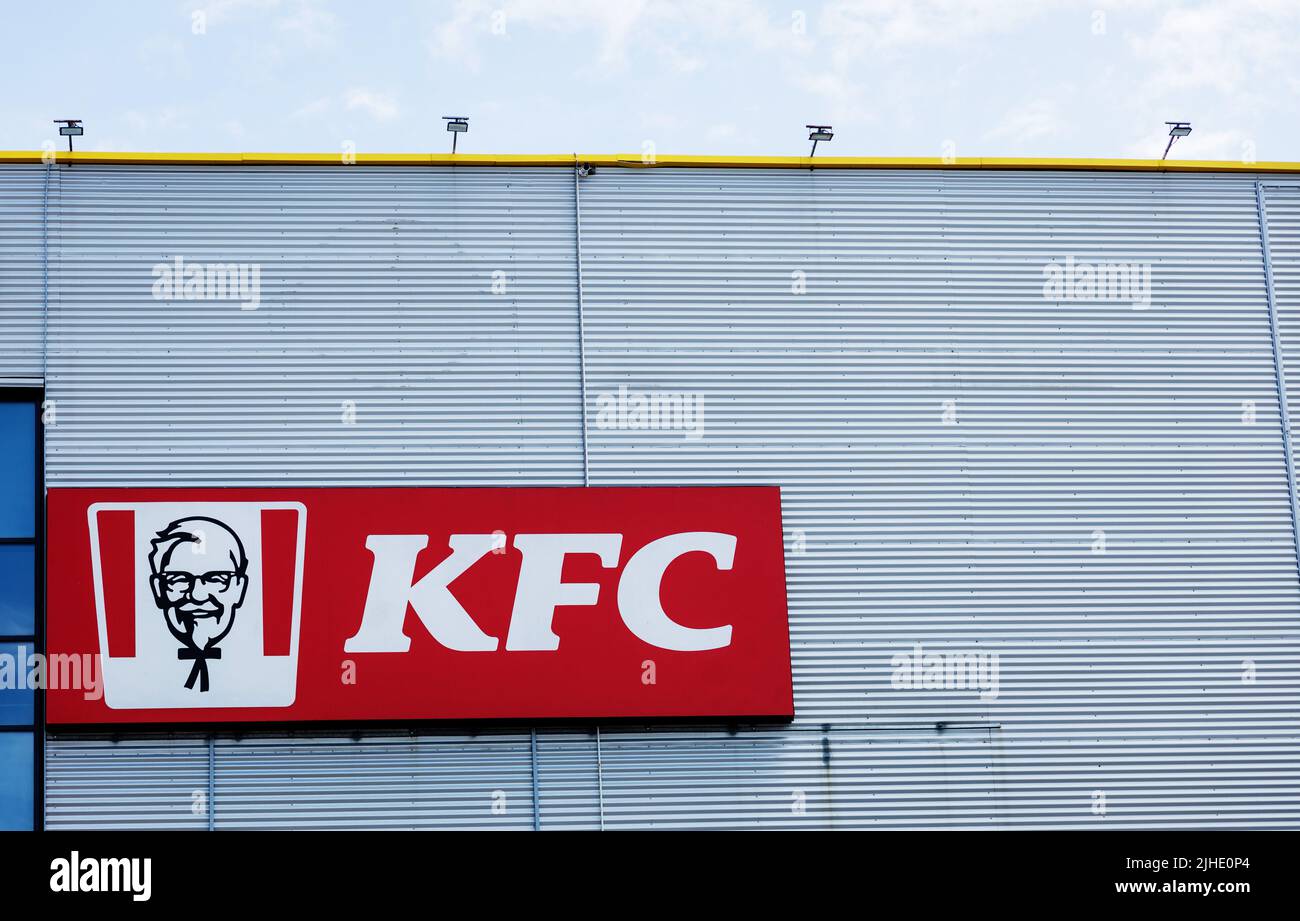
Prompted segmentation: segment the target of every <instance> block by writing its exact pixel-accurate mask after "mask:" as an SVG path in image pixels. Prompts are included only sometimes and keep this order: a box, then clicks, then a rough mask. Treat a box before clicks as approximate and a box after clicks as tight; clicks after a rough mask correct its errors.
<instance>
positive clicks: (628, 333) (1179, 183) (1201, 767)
mask: <svg viewBox="0 0 1300 921" xmlns="http://www.w3.org/2000/svg"><path fill="white" fill-rule="evenodd" d="M582 200H583V213H582V248H583V279H584V296H585V312H586V325H585V331H586V335H585V345H586V356H587V367H586V372H587V380H588V390H587V399H588V400H589V404H588V415H589V417H590V418H591V419H592V420H594V424H593V425H592V426H591V427H590V429H589V432H588V452H589V459H590V466H591V471H592V483H593V484H623V483H644V484H651V483H688V482H693V483H779V484H780V485H781V486H782V494H783V504H784V516H785V524H786V528H787V535H788V537H789V538H791V541H790V544H789V545H788V548H789V549H788V553H787V573H788V581H789V599H790V617H791V633H792V646H793V655H794V677H795V693H796V712H797V717H796V721H797V724H822V723H827V724H831V725H832V726H833V727H835V728H836V730H837V732H838V730H840V729H842V728H844V727H845V726H846V725H847V724H852V723H859V724H861V723H863V722H866V721H869V722H870V724H871V725H873V726H878V727H880V728H882V729H884V728H888V727H889V726H890V725H891V724H894V725H901V724H911V725H916V724H918V723H921V724H924V723H929V724H931V726H934V725H936V724H940V723H952V722H958V723H970V722H978V721H982V720H983V721H991V722H993V723H996V724H999V725H1001V726H1002V727H1003V728H1002V730H1001V731H1000V733H999V737H1000V738H1001V740H1002V741H1001V745H1000V746H999V750H1000V752H1001V755H1000V761H999V764H1000V765H1001V767H999V777H998V783H997V785H996V788H994V786H993V785H991V784H990V785H984V786H981V785H980V784H969V783H966V782H964V781H963V782H962V783H959V784H954V783H952V782H950V780H949V779H947V778H945V776H944V775H943V774H942V772H940V773H938V774H936V773H935V772H933V771H922V770H918V771H916V773H915V776H914V778H913V781H912V792H913V793H915V795H916V796H918V797H920V798H922V799H924V798H925V797H947V798H948V806H947V809H948V811H947V812H946V813H943V814H942V815H947V816H948V817H949V818H947V819H945V818H943V817H942V815H940V814H938V813H935V814H929V813H925V812H924V811H916V812H915V813H911V812H909V811H908V810H906V809H904V810H901V811H899V812H898V813H896V815H897V816H898V817H899V819H900V822H902V824H906V821H904V820H905V819H906V817H907V816H909V815H913V816H914V818H915V821H916V822H917V823H918V824H921V825H925V826H930V825H933V824H949V825H957V826H963V827H964V826H965V825H966V824H967V820H968V819H970V818H971V817H973V816H975V817H980V821H983V820H984V817H987V816H988V815H990V814H991V813H990V809H991V807H990V806H989V804H988V802H987V800H988V799H989V798H990V797H993V798H995V799H996V800H997V802H998V804H999V805H998V809H999V811H1000V812H1001V813H1003V814H1004V815H1006V816H1007V817H1008V819H1007V820H1008V824H1014V825H1018V824H1039V825H1049V826H1060V827H1072V826H1076V825H1083V826H1085V827H1086V826H1088V825H1089V824H1090V823H1093V824H1095V822H1096V821H1097V820H1099V819H1101V818H1102V817H1100V816H1094V815H1093V814H1092V812H1091V797H1092V794H1093V792H1094V791H1096V790H1099V789H1100V790H1103V791H1105V792H1107V793H1108V796H1109V800H1110V802H1112V803H1123V804H1125V806H1126V808H1128V810H1129V813H1128V815H1129V819H1128V820H1129V821H1133V822H1136V823H1137V824H1142V823H1144V822H1146V823H1159V822H1163V821H1168V819H1167V818H1165V817H1166V816H1168V815H1170V814H1173V815H1178V814H1180V813H1181V814H1182V815H1183V821H1187V822H1193V823H1196V822H1202V823H1205V824H1214V821H1215V820H1213V819H1211V818H1209V816H1210V815H1211V814H1213V815H1217V816H1220V818H1219V819H1218V820H1217V821H1221V822H1224V823H1227V824H1232V823H1242V824H1249V823H1251V822H1253V821H1257V822H1259V823H1260V824H1276V823H1278V822H1279V821H1284V822H1288V823H1294V821H1295V819H1296V817H1297V815H1300V809H1297V806H1300V803H1298V802H1297V800H1298V799H1300V796H1298V795H1297V785H1296V776H1297V775H1296V771H1295V767H1296V765H1295V762H1294V760H1291V759H1286V760H1284V761H1283V762H1281V763H1276V762H1275V761H1274V760H1273V759H1275V758H1276V755H1277V752H1278V748H1279V745H1283V744H1286V743H1287V742H1288V741H1289V742H1290V743H1291V744H1294V742H1295V741H1296V735H1297V732H1296V730H1297V726H1296V718H1295V710H1294V700H1295V691H1296V687H1297V678H1298V677H1300V674H1298V669H1297V660H1298V658H1300V656H1298V652H1300V649H1298V644H1297V630H1296V612H1297V609H1298V607H1300V586H1298V585H1297V578H1296V570H1295V557H1294V547H1293V544H1292V537H1291V527H1290V514H1289V507H1288V499H1287V492H1286V484H1285V476H1284V464H1283V457H1282V453H1281V448H1280V439H1279V433H1278V420H1277V406H1276V399H1275V389H1274V378H1273V365H1272V357H1271V349H1270V343H1269V335H1268V321H1267V311H1266V307H1265V300H1264V289H1263V273H1262V263H1261V258H1260V249H1259V239H1258V224H1257V220H1256V216H1255V208H1254V198H1253V178H1247V177H1242V178H1233V177H1221V176H1213V175H1208V176H1197V177H1195V178H1194V179H1191V180H1190V181H1189V179H1188V178H1186V177H1177V176H1152V175H1113V174H1112V175H1104V174H1102V175H1098V174H1091V175H1079V174H1065V173H1034V174H1029V173H1019V174H1017V173H998V174H991V173H982V174H971V173H963V174H955V173H948V172H938V171H936V172H923V171H908V172H884V171H881V172H871V171H855V172H849V171H836V172H825V171H817V172H805V173H802V174H799V175H795V174H793V173H791V172H785V171H782V172H776V171H762V170H748V171H744V172H743V173H738V172H734V171H712V170H691V171H689V172H688V171H684V170H659V171H638V172H633V171H619V170H602V171H600V172H599V173H598V174H597V175H596V176H595V177H593V178H591V179H589V180H585V181H584V184H583V187H582ZM1066 256H1073V257H1074V258H1075V259H1076V260H1078V261H1080V262H1083V261H1087V262H1093V263H1097V262H1106V261H1109V262H1125V263H1143V264H1150V265H1151V266H1152V271H1153V279H1152V288H1153V298H1154V302H1153V304H1152V305H1151V306H1150V307H1149V308H1147V309H1134V308H1133V306H1132V305H1131V304H1128V303H1124V304H1118V303H1100V304H1099V303H1079V302H1069V301H1061V300H1049V299H1048V298H1046V297H1045V295H1044V279H1045V275H1044V264H1045V263H1046V262H1048V261H1049V260H1064V258H1065V257H1066ZM795 271H802V272H804V273H806V283H807V290H806V293H804V294H794V293H792V274H791V273H792V272H795ZM620 386H626V387H628V388H629V389H630V390H632V391H637V392H642V393H646V392H652V391H655V390H666V391H672V392H688V393H689V392H694V393H699V394H702V395H703V396H704V399H705V404H704V405H705V412H704V432H703V437H702V438H700V439H698V440H691V439H687V438H684V437H683V435H682V434H681V433H680V432H663V431H647V430H644V429H642V430H621V429H617V428H610V427H602V425H601V419H600V417H599V413H600V409H601V402H600V401H601V399H602V396H604V395H613V394H615V393H616V392H617V390H618V388H619V387H620ZM947 400H953V401H955V406H956V409H957V423H956V424H953V425H943V424H942V420H941V413H942V410H943V404H944V401H947ZM1246 401H1253V402H1254V404H1255V406H1256V421H1255V424H1253V425H1246V424H1243V422H1242V418H1243V414H1242V413H1243V403H1244V402H1246ZM604 405H605V406H606V407H608V406H609V403H608V402H606V403H605V404H604ZM606 421H607V422H608V421H609V420H608V418H607V419H606ZM1096 529H1103V530H1105V532H1106V535H1107V552H1106V553H1105V554H1104V555H1103V554H1094V553H1091V552H1090V545H1091V543H1092V541H1093V536H1092V535H1093V532H1094V530H1096ZM796 534H799V535H802V539H803V543H804V549H803V551H802V552H799V550H798V549H797V548H796V547H795V546H794V544H795V541H794V540H793V537H794V535H796ZM915 643H921V644H923V645H924V647H925V649H926V651H927V652H929V653H935V652H951V651H954V650H961V651H967V650H969V651H978V652H987V653H996V654H997V655H998V656H999V657H1000V693H999V695H998V697H997V699H996V700H983V699H981V697H980V695H979V694H978V693H972V692H967V691H960V690H956V689H953V690H936V691H924V690H922V691H910V690H903V689H895V688H893V687H891V680H890V679H891V671H892V666H891V659H892V657H893V656H894V655H895V654H898V653H906V652H908V651H909V650H910V648H911V647H912V645H913V644H915ZM1247 661H1254V662H1256V663H1257V667H1258V668H1259V670H1260V673H1261V677H1260V679H1259V680H1258V681H1257V682H1256V683H1254V684H1246V683H1243V681H1242V680H1241V675H1242V672H1243V668H1244V663H1245V662H1247ZM832 737H833V738H838V737H839V736H838V734H836V733H833V734H832ZM935 737H936V736H935V735H934V734H932V735H931V736H930V737H928V738H927V737H925V736H914V737H904V738H903V739H902V740H901V741H900V742H898V743H897V744H898V745H900V746H902V747H903V748H906V746H907V744H908V743H907V741H906V740H907V738H915V739H916V741H915V743H914V744H915V753H914V754H915V757H916V759H917V763H918V764H919V763H931V762H932V760H933V759H929V758H928V755H927V754H926V753H927V752H928V751H929V750H930V748H931V747H932V746H933V744H934V741H935ZM608 738H609V739H610V744H611V745H616V744H617V742H616V740H615V735H614V734H613V733H610V734H609V736H608ZM795 738H796V737H795V736H793V735H792V736H790V739H791V741H790V742H789V744H790V745H792V746H795V747H796V748H797V747H798V745H799V744H800V743H797V742H795V741H793V740H794V739H795ZM1022 740H1023V742H1022ZM1044 740H1048V741H1044ZM1085 740H1086V742H1085ZM737 744H738V745H739V744H741V743H737ZM1081 745H1082V746H1084V748H1085V749H1087V750H1088V753H1089V755H1090V756H1091V758H1090V761H1089V765H1090V768H1089V769H1088V770H1085V769H1083V768H1082V767H1081V766H1080V767H1079V770H1077V771H1076V773H1075V775H1073V777H1072V778H1071V777H1069V776H1062V775H1061V774H1059V773H1053V772H1050V771H1049V772H1043V771H1038V772H1036V771H1034V770H1033V768H1034V766H1035V761H1034V760H1033V759H1046V760H1047V761H1048V762H1050V761H1051V760H1052V759H1053V758H1059V757H1066V756H1067V755H1069V756H1077V754H1078V752H1079V750H1080V746H1081ZM1144 746H1145V747H1144ZM680 748H681V752H680V757H682V758H684V759H687V760H690V759H692V758H697V759H703V760H704V761H705V762H706V763H709V764H711V765H712V766H713V767H714V768H716V769H717V770H719V771H725V765H726V764H727V763H728V761H729V759H732V758H734V755H733V754H731V753H730V752H731V750H730V749H727V750H726V752H725V753H724V752H723V751H718V752H717V754H716V755H715V756H714V760H713V761H712V762H709V760H708V756H707V755H705V754H703V753H702V752H694V751H693V750H692V743H690V742H689V741H687V740H683V741H682V742H681V743H680ZM866 751H867V752H868V754H867V755H866V756H865V757H867V758H870V757H871V755H870V752H871V751H873V749H871V748H867V749H866ZM881 751H883V749H881ZM1227 751H1233V752H1237V753H1238V756H1236V757H1224V754H1225V753H1226V752H1227ZM1135 752H1139V753H1140V757H1139V758H1137V759H1136V760H1135V759H1134V753H1135ZM1153 755H1158V756H1159V757H1152V756H1153ZM1026 758H1028V759H1029V760H1026ZM927 759H928V760H927ZM849 770H850V771H854V770H858V768H856V767H855V768H849ZM1197 771H1199V772H1200V773H1199V774H1198V773H1196V772H1197ZM737 774H740V775H743V772H740V771H738V772H737ZM656 776H657V777H658V776H662V773H661V772H656ZM1187 776H1192V777H1199V778H1200V782H1199V783H1196V782H1192V783H1190V784H1189V783H1187V782H1185V779H1184V780H1180V779H1179V778H1180V777H1182V778H1185V777H1187ZM1258 784H1264V785H1265V786H1267V787H1270V788H1271V791H1270V792H1271V794H1272V795H1273V796H1274V798H1273V799H1271V800H1269V801H1268V802H1267V803H1260V807H1259V810H1258V815H1257V816H1252V815H1251V814H1250V811H1249V808H1248V805H1243V803H1245V804H1248V803H1249V801H1250V800H1249V798H1247V799H1246V800H1244V801H1243V800H1242V799H1240V796H1239V793H1241V792H1242V791H1248V790H1249V789H1250V788H1251V786H1252V785H1258ZM689 791H690V787H689V784H688V785H687V790H686V791H684V792H680V797H679V798H680V799H681V800H682V802H681V803H677V804H675V805H674V807H673V818H672V821H673V824H676V825H681V824H690V819H689V815H690V809H689V802H690V796H691V794H690V792H689ZM1234 791H1235V792H1234ZM701 797H702V798H701V799H699V800H698V804H699V806H700V812H699V814H698V818H699V821H700V824H705V825H708V824H711V822H712V821H713V819H711V818H710V816H711V813H710V810H709V807H708V802H709V801H708V800H707V799H705V798H703V794H702V793H701ZM881 807H882V810H884V804H883V803H882V804H881ZM636 815H637V816H638V817H639V818H638V821H640V820H645V821H647V822H648V821H651V820H652V818H653V816H652V815H651V814H649V813H636ZM881 815H882V819H881V820H882V821H885V819H884V818H883V816H885V815H887V811H882V813H881ZM1112 815H1113V813H1112ZM1017 817H1019V818H1017ZM1107 821H1108V824H1111V825H1114V824H1118V822H1117V821H1116V820H1114V818H1112V819H1110V820H1107ZM977 824H978V823H977Z"/></svg>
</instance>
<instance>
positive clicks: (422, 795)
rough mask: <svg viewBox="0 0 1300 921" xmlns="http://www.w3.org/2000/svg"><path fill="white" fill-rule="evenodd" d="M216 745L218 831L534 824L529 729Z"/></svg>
mask: <svg viewBox="0 0 1300 921" xmlns="http://www.w3.org/2000/svg"><path fill="white" fill-rule="evenodd" d="M216 751H217V787H216V795H215V803H216V812H215V817H216V827H217V828H218V829H227V828H278V829H285V828H311V829H347V828H387V829H425V828H459V829H500V830H515V831H520V830H525V829H530V828H532V823H533V819H532V815H533V813H532V781H531V768H530V764H531V762H530V755H529V745H528V735H527V733H524V734H523V735H520V734H518V733H514V734H499V733H485V734H480V735H475V736H467V735H457V736H397V737H392V736H383V735H378V736H376V735H371V736H367V737H324V738H318V739H311V738H305V739H296V738H291V739H285V738H239V739H227V738H219V739H218V741H217V746H216ZM494 810H495V811H494Z"/></svg>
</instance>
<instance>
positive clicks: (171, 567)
mask: <svg viewBox="0 0 1300 921" xmlns="http://www.w3.org/2000/svg"><path fill="white" fill-rule="evenodd" d="M209 536H210V537H209ZM151 543H152V545H153V551H152V552H151V553H150V554H149V568H150V569H151V570H152V571H153V574H152V575H151V576H150V577H149V587H150V588H151V589H153V600H154V604H156V605H158V609H159V610H160V611H162V613H163V617H164V618H165V619H166V621H167V629H168V630H170V631H171V632H172V636H174V637H176V639H177V640H178V641H179V642H180V644H181V648H180V649H178V650H177V651H176V658H178V659H185V660H187V661H192V662H193V663H194V668H193V669H191V671H190V675H189V677H188V678H186V679H185V687H186V688H193V687H194V682H195V680H196V679H197V680H198V682H199V691H200V692H202V693H206V692H207V690H208V660H209V659H220V658H221V647H220V646H219V645H218V644H219V643H220V642H221V641H222V640H223V639H224V638H225V636H226V634H227V633H229V632H230V628H231V627H233V626H234V625H235V612H236V611H237V610H239V606H240V605H241V604H243V603H244V595H245V594H246V593H247V592H248V556H247V554H245V553H244V545H243V543H242V542H240V540H239V535H238V534H236V533H235V532H234V531H232V530H230V528H229V527H227V526H226V525H224V524H222V523H221V522H220V521H217V520H216V519H215V518H182V519H181V520H180V521H173V522H172V523H171V524H169V525H167V527H166V529H164V530H162V531H159V532H158V536H157V537H156V538H154V540H153V541H152V542H151ZM212 566H215V567H217V568H216V569H211V568H209V567H212Z"/></svg>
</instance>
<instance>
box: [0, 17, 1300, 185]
mask: <svg viewBox="0 0 1300 921" xmlns="http://www.w3.org/2000/svg"><path fill="white" fill-rule="evenodd" d="M4 20H5V25H6V28H5V30H4V32H3V34H0V52H2V53H3V55H4V60H5V62H6V65H7V71H8V73H10V75H11V80H10V82H9V84H8V85H7V86H6V88H5V91H4V93H3V98H0V126H3V128H2V129H0V130H2V131H3V136H2V137H0V148H6V149H40V147H41V145H42V144H43V143H46V142H49V141H52V140H55V138H56V131H55V128H54V125H53V124H52V121H51V120H52V119H54V118H64V117H79V118H82V119H84V120H85V123H86V136H85V138H84V139H82V141H81V143H80V145H79V149H84V150H169V151H175V150H189V151H336V150H340V149H342V147H343V145H345V144H348V143H351V144H354V145H355V149H356V150H357V151H358V152H362V153H365V152H397V151H431V150H432V151H443V150H446V149H448V147H449V135H447V133H446V132H445V131H444V130H443V127H442V122H441V120H440V116H442V115H449V114H456V115H461V114H464V115H469V116H471V130H470V133H469V135H468V136H466V137H463V138H462V141H463V144H462V145H461V148H460V149H461V150H462V151H466V152H477V153H567V152H571V151H579V152H583V153H614V152H640V151H642V150H643V149H647V145H649V144H653V147H654V150H655V151H656V152H657V153H659V154H690V153H695V154H805V153H807V149H808V146H809V145H808V143H807V142H806V140H805V137H806V134H807V132H806V131H805V130H804V128H803V125H804V124H805V123H807V122H824V123H828V124H833V125H834V126H835V129H836V138H835V140H834V141H833V142H831V144H829V145H827V146H825V147H822V148H820V149H819V152H823V153H826V154H838V155H843V156H849V155H853V156H873V155H875V156H942V155H944V154H955V155H957V156H1102V157H1105V156H1118V157H1158V156H1159V155H1160V154H1161V152H1162V150H1163V146H1164V141H1165V132H1166V129H1165V128H1164V126H1163V122H1165V121H1167V120H1172V119H1186V120H1189V121H1191V122H1192V123H1193V125H1194V129H1195V130H1194V131H1193V133H1192V135H1191V136H1190V137H1189V138H1186V139H1184V140H1183V141H1180V142H1179V144H1178V145H1177V146H1175V148H1174V151H1175V153H1174V156H1179V157H1183V158H1214V159H1230V160H1237V159H1243V158H1244V159H1251V158H1253V159H1259V160H1300V119H1298V118H1297V113H1300V0H1220V2H1206V3H1190V2H1189V3H1172V2H1163V3H1162V2H1147V0H1133V2H1120V0H1112V2H1103V0H1083V2H1074V0H978V2H965V0H910V2H908V0H829V2H812V0H791V2H763V0H717V2H707V0H696V2H672V0H658V2H656V0H643V2H638V0H568V2H564V0H447V2H424V3H407V2H398V0H370V2H366V3H359V2H355V0H354V2H338V3H336V2H329V0H206V2H205V0H190V2H178V0H131V2H123V3H111V4H110V3H91V2H76V0H64V2H59V3H16V2H10V3H6V4H5V10H4ZM16 75H22V76H21V78H20V79H15V76H16ZM60 146H62V144H60Z"/></svg>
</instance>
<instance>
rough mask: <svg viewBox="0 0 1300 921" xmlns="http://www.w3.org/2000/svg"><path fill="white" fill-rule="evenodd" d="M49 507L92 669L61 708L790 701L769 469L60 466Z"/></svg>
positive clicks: (68, 619) (190, 718) (325, 714)
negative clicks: (162, 483) (388, 473)
mask: <svg viewBox="0 0 1300 921" xmlns="http://www.w3.org/2000/svg"><path fill="white" fill-rule="evenodd" d="M309 510H310V512H311V515H310V518H311V526H310V528H309V527H308V524H307V521H308V517H309V516H308V511H309ZM48 520H49V534H50V540H49V544H50V552H51V556H50V559H51V560H55V559H57V560H59V561H60V568H59V569H56V568H55V567H49V573H50V579H49V584H48V598H49V612H48V617H47V625H48V641H47V645H48V647H49V650H50V652H51V653H53V654H80V655H86V654H98V655H99V656H100V657H101V659H100V661H101V666H102V674H103V689H104V694H103V699H102V700H85V699H82V698H79V697H76V696H74V695H70V694H69V695H65V694H63V693H62V692H60V691H56V690H51V691H50V692H49V695H48V696H47V701H48V703H49V706H48V722H49V723H50V724H51V725H55V726H57V725H61V724H63V725H67V724H83V723H85V724H93V723H129V722H150V723H166V722H181V723H192V722H200V721H211V722H249V721H290V720H302V721H356V720H435V719H456V720H475V719H504V718H510V719H530V718H585V717H595V718H603V717H658V716H662V717H677V716H708V715H712V716H757V717H778V718H787V717H788V716H789V715H791V713H792V712H793V689H792V682H791V677H790V650H789V629H788V624H787V621H786V608H785V581H784V546H783V535H782V529H781V523H780V493H779V491H778V490H776V489H774V488H771V487H655V488H619V487H608V488H594V489H588V488H550V489H544V488H516V489H512V488H505V489H501V488H497V489H486V488H485V489H477V488H467V489H408V488H401V489H399V488H392V489H389V488H371V489H366V488H337V489H335V488H317V489H242V488H241V489H109V490H95V489H71V488H65V489H60V488H55V489H51V490H50V491H49V514H48ZM647 661H653V663H654V668H653V669H652V670H651V672H649V673H652V674H653V676H654V678H653V680H646V675H647V674H649V673H648V672H647V669H646V664H645V663H646V662H647Z"/></svg>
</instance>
